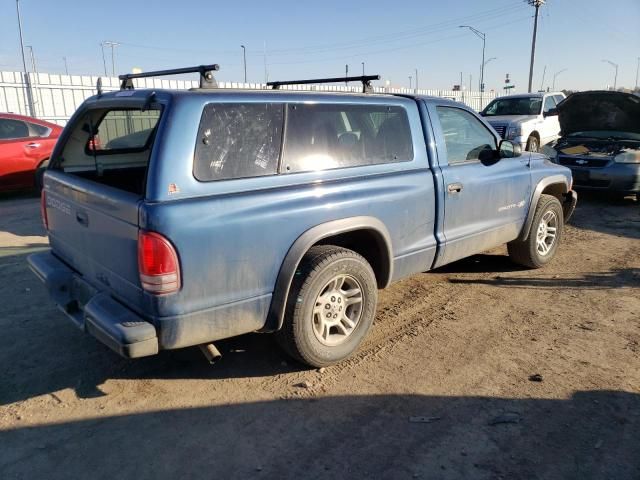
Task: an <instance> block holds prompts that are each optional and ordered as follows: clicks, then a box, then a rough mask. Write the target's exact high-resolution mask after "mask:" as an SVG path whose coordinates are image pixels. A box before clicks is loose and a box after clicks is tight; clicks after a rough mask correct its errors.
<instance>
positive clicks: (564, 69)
mask: <svg viewBox="0 0 640 480" xmlns="http://www.w3.org/2000/svg"><path fill="white" fill-rule="evenodd" d="M566 71H567V69H566V68H563V69H562V70H558V71H557V72H556V73H554V74H553V83H551V91H552V92H555V91H556V77H557V76H558V75H560V74H561V73H562V72H566Z"/></svg>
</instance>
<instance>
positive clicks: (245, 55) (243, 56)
mask: <svg viewBox="0 0 640 480" xmlns="http://www.w3.org/2000/svg"><path fill="white" fill-rule="evenodd" d="M240 48H242V63H243V64H244V83H247V48H246V47H245V46H244V45H240Z"/></svg>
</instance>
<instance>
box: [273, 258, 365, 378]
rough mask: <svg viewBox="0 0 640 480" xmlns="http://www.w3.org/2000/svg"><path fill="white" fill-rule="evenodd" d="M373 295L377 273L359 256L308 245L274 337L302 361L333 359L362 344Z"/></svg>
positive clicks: (314, 362) (325, 362)
mask: <svg viewBox="0 0 640 480" xmlns="http://www.w3.org/2000/svg"><path fill="white" fill-rule="evenodd" d="M377 300H378V290H377V284H376V277H375V275H374V273H373V270H372V269H371V266H370V265H369V263H368V262H367V261H366V260H365V259H364V258H363V257H362V256H360V255H359V254H357V253H356V252H354V251H352V250H348V249H346V248H341V247H336V246H333V245H319V246H315V247H312V248H311V249H309V251H308V252H307V254H306V255H305V256H304V258H303V259H302V261H301V262H300V266H299V267H298V269H297V271H296V274H295V276H294V280H293V283H292V285H291V291H290V292H289V298H288V299H287V305H286V311H285V319H284V324H283V326H282V329H281V330H279V331H278V332H277V333H276V339H277V341H278V343H279V344H280V345H281V346H282V347H283V348H284V350H285V351H286V352H287V353H289V354H290V355H291V356H292V357H294V358H295V359H296V360H299V361H300V362H302V363H306V364H307V365H311V366H313V367H324V366H327V365H331V364H334V363H336V362H339V361H341V360H344V359H345V358H347V357H349V356H350V355H351V354H352V353H353V352H354V351H355V350H356V349H357V348H358V346H359V345H360V343H362V340H363V339H364V337H365V335H366V334H367V332H368V331H369V329H370V327H371V324H372V323H373V318H374V316H375V311H376V303H377Z"/></svg>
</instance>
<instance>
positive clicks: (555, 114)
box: [542, 108, 558, 117]
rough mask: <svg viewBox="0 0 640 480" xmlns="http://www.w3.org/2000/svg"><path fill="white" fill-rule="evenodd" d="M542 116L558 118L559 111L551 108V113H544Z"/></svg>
mask: <svg viewBox="0 0 640 480" xmlns="http://www.w3.org/2000/svg"><path fill="white" fill-rule="evenodd" d="M542 116H544V117H557V116H558V109H557V108H551V109H549V111H547V112H544V113H543V114H542Z"/></svg>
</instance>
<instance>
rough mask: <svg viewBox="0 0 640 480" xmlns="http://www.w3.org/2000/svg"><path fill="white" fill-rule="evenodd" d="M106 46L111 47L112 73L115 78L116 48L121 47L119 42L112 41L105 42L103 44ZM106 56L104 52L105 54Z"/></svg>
mask: <svg viewBox="0 0 640 480" xmlns="http://www.w3.org/2000/svg"><path fill="white" fill-rule="evenodd" d="M102 43H103V44H104V45H105V46H107V47H111V72H112V73H113V76H114V77H115V76H116V54H115V48H116V47H119V46H120V44H119V43H118V42H111V41H105V42H102ZM103 54H104V52H103ZM103 59H104V56H103ZM105 75H106V68H105Z"/></svg>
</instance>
